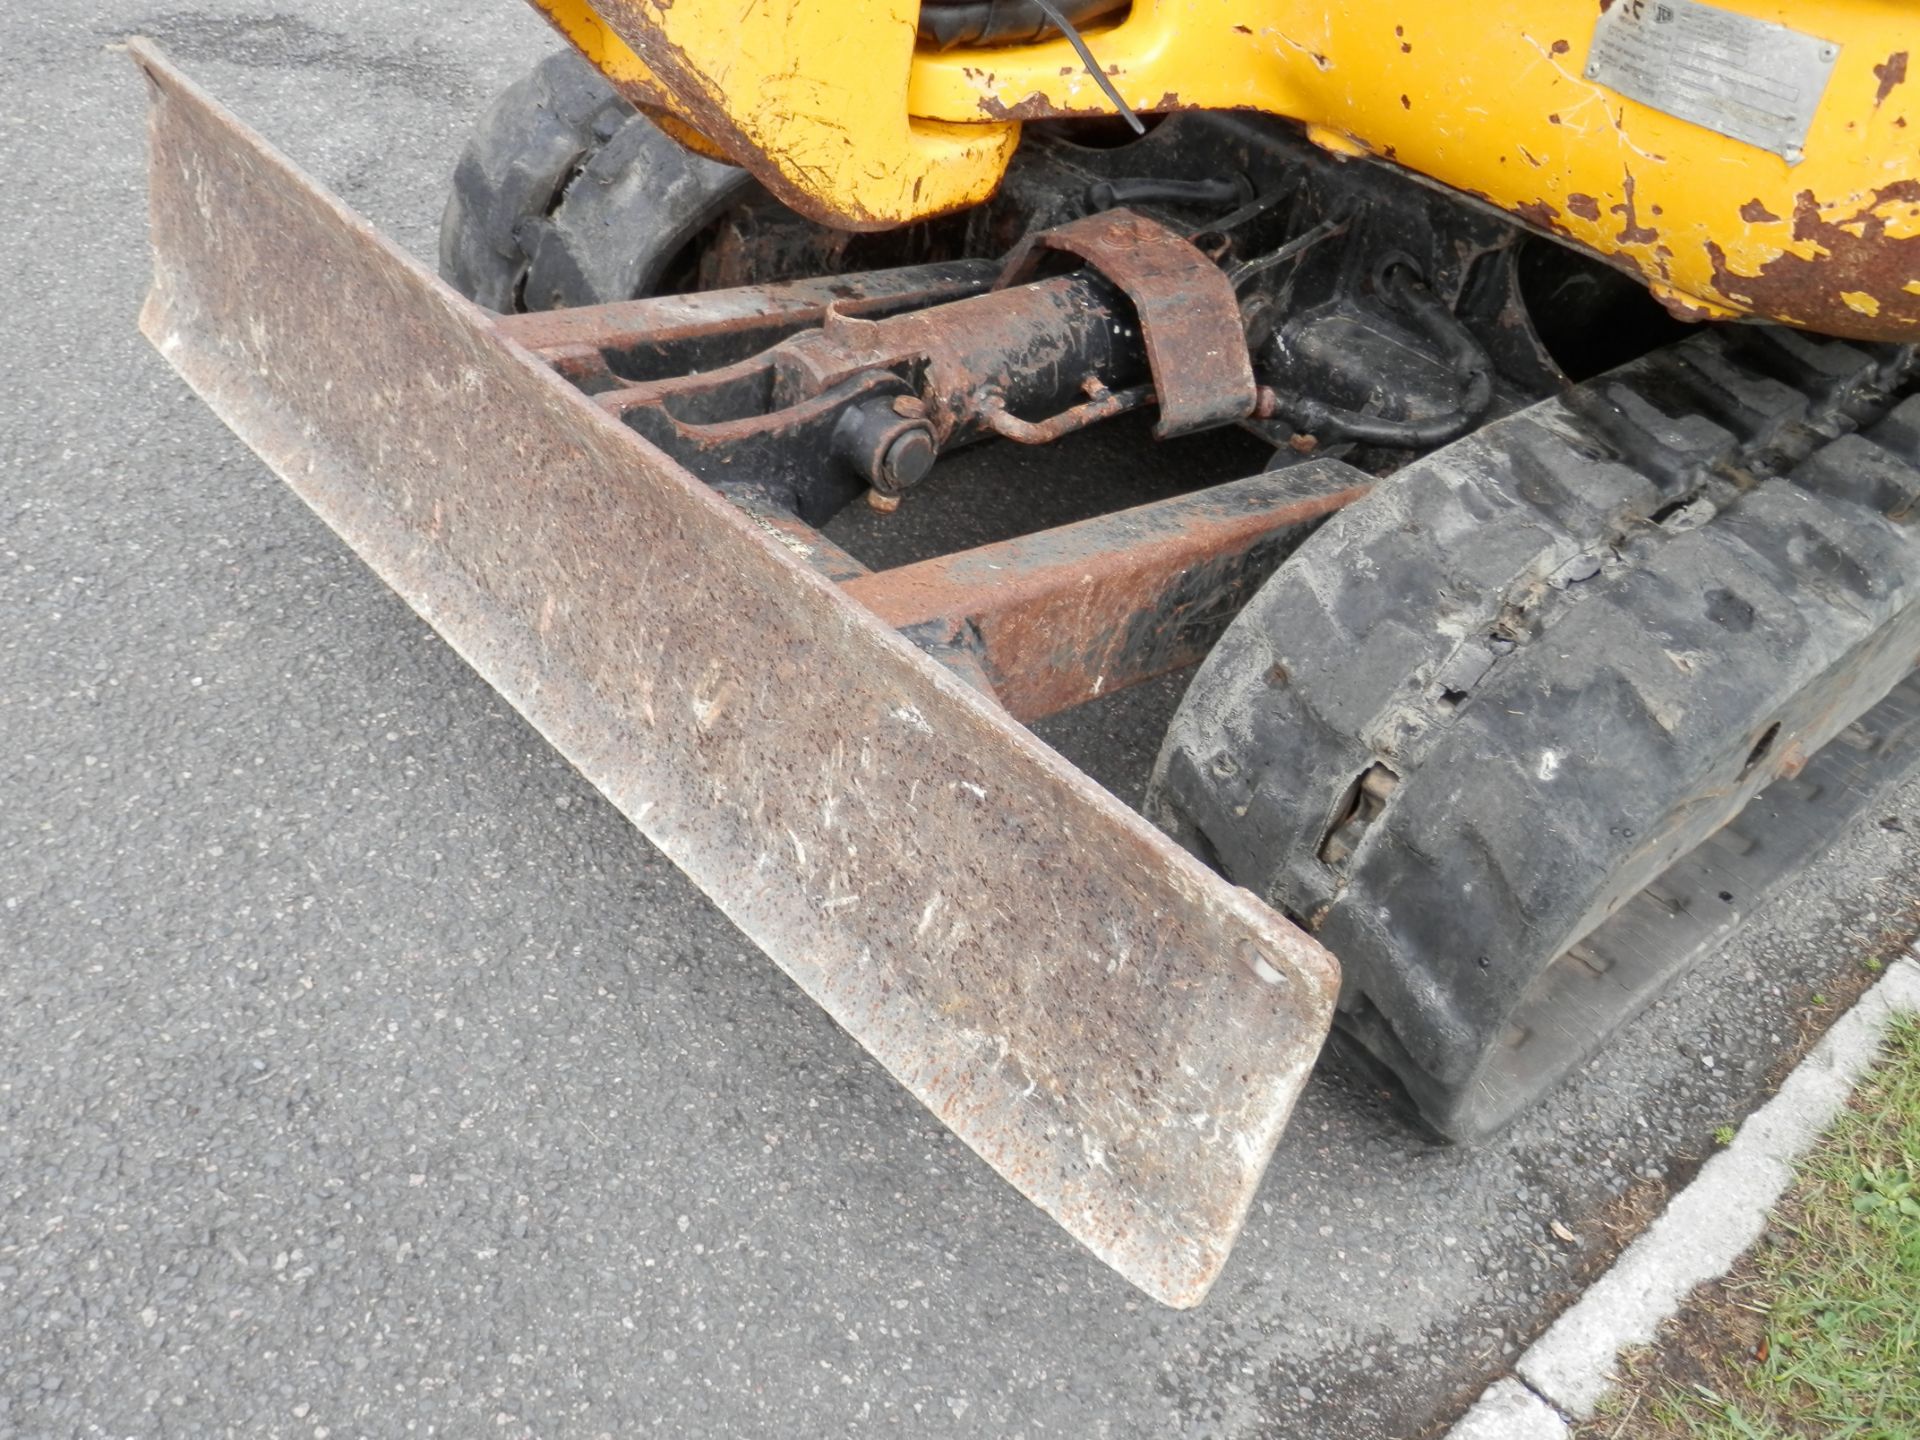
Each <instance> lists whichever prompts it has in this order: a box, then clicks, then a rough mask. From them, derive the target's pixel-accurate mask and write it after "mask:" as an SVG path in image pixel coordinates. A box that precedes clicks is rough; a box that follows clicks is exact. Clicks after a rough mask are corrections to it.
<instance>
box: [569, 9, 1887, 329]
mask: <svg viewBox="0 0 1920 1440" xmlns="http://www.w3.org/2000/svg"><path fill="white" fill-rule="evenodd" d="M534 3H535V4H536V5H538V6H539V7H540V8H542V9H544V10H546V11H547V12H548V13H549V14H550V15H552V16H553V18H554V20H555V23H556V24H558V25H559V26H560V28H561V29H562V30H563V31H564V32H566V33H567V34H568V35H569V36H570V37H571V38H573V39H574V40H575V41H576V43H578V44H580V45H581V48H582V49H583V50H584V51H586V53H587V54H588V55H589V56H590V57H592V58H594V60H595V62H596V63H598V64H601V65H602V67H603V68H605V69H606V70H607V71H608V73H609V74H610V75H611V76H612V77H613V78H614V79H615V81H616V83H618V84H619V85H620V86H621V88H622V89H623V90H625V91H626V92H627V93H628V94H629V95H631V96H633V97H634V98H636V99H639V100H642V101H644V102H646V103H649V104H652V105H655V106H661V107H664V108H666V109H667V110H669V111H670V112H671V113H672V114H673V115H674V116H675V117H677V118H678V119H679V120H681V121H682V122H684V123H685V124H687V125H690V126H692V127H693V128H695V129H696V130H698V131H699V132H700V133H701V134H703V135H706V136H708V137H710V138H711V139H712V140H713V141H714V142H716V143H717V144H718V145H719V146H720V147H721V148H722V149H724V150H726V151H727V152H728V153H729V154H732V155H733V156H735V157H736V158H737V159H740V160H741V161H742V162H743V163H745V164H747V165H748V166H749V167H750V168H752V169H753V170H754V171H755V173H756V174H757V175H759V176H760V178H761V179H763V180H765V181H767V183H768V184H769V185H770V186H771V188H773V189H774V190H775V191H776V193H778V194H780V195H781V196H782V198H784V199H787V200H789V201H790V202H792V203H794V204H796V205H798V206H799V207H800V208H801V209H803V210H804V211H806V212H807V213H808V214H811V215H814V216H815V217H817V218H821V219H826V220H829V221H831V222H833V223H837V224H841V225H850V226H853V227H856V228H876V227H879V226H883V225H889V224H900V223H904V222H906V221H909V220H913V219H917V218H921V217H923V216H926V215H932V214H937V213H940V212H942V211H945V210H949V209H953V208H956V207H957V206H960V205H964V204H967V203H971V202H972V201H974V200H977V199H980V198H982V197H984V196H985V195H986V194H987V193H989V192H990V190H991V188H992V186H993V185H994V184H995V183H996V182H997V179H998V177H999V175H1000V173H1001V171H1002V169H1003V167H1004V165H1005V162H1006V160H1007V158H1008V157H1009V156H1010V154H1011V151H1012V146H1013V141H1014V137H1015V135H1016V133H1017V131H1016V126H1015V125H1014V124H1013V123H1012V122H1016V121H1019V120H1025V119H1036V118H1043V117H1049V116H1059V115H1093V114H1108V113H1111V105H1110V102H1108V100H1107V99H1106V98H1105V96H1103V95H1102V94H1101V92H1100V90H1099V88H1098V87H1097V86H1096V85H1095V84H1094V82H1093V79H1092V77H1091V76H1089V75H1088V74H1087V72H1086V70H1085V68H1084V67H1083V66H1082V65H1081V64H1080V62H1079V60H1078V58H1077V57H1076V56H1075V55H1074V53H1073V51H1072V49H1071V48H1070V47H1069V46H1068V45H1067V44H1066V43H1065V42H1064V41H1060V40H1055V41H1049V42H1046V43H1042V44H1034V45H1021V46H1011V47H1004V48H996V49H988V50H970V49H956V50H949V51H944V52H938V53H935V52H928V51H918V52H916V51H915V50H914V47H913V18H914V14H915V12H916V7H917V0H767V3H761V4H750V5H749V6H748V7H747V9H746V12H745V14H744V15H743V14H741V13H740V12H739V11H738V10H736V9H734V8H732V7H728V8H727V9H726V10H725V11H724V12H723V11H721V10H720V9H717V8H715V7H713V6H711V5H710V4H708V3H706V0H677V3H674V4H671V5H666V4H657V3H652V0H594V3H593V4H592V5H590V4H589V3H588V0H534ZM1714 3H1716V4H1718V5H1720V6H1721V8H1724V9H1728V10H1735V11H1739V12H1742V13H1744V14H1747V15H1751V16H1754V17H1757V18H1759V19H1762V20H1766V21H1769V22H1773V23H1779V24H1787V25H1792V26H1795V27H1796V28H1799V29H1801V30H1803V31H1808V32H1811V33H1814V34H1817V35H1818V36H1820V37H1821V38H1822V39H1824V40H1826V41H1828V42H1830V43H1832V44H1834V45H1837V46H1838V47H1839V56H1838V59H1837V60H1836V62H1835V63H1834V66H1833V71H1832V78H1831V80H1830V82H1829V85H1828V89H1827V92H1826V95H1825V97H1824V100H1823V102H1822V104H1821V106H1820V108H1819V110H1818V112H1817V114H1816V115H1815V118H1814V122H1813V127H1812V130H1811V132H1810V133H1809V135H1808V137H1807V141H1806V145H1805V155H1804V158H1803V159H1802V161H1801V162H1800V163H1798V164H1794V165H1789V164H1788V163H1787V162H1786V161H1785V160H1783V159H1781V158H1780V157H1778V156H1776V155H1774V154H1772V153H1770V152H1767V151H1764V150H1760V149H1758V148H1756V147H1754V146H1752V145H1748V144H1745V143H1742V142H1740V141H1738V140H1734V139H1731V138H1729V137H1727V136H1724V135H1721V134H1718V133H1717V132H1715V131H1712V130H1709V129H1706V128H1704V127H1702V126H1698V125H1695V124H1692V123H1690V122H1688V121H1684V120H1680V119H1677V118H1675V117H1673V116H1670V115H1666V114H1663V113H1662V112H1660V111H1658V110H1654V109H1652V108H1650V107H1648V106H1645V105H1642V104H1639V103H1638V102H1636V101H1633V100H1629V99H1626V98H1625V97H1623V96H1621V95H1619V94H1617V93H1615V92H1613V91H1611V90H1608V89H1606V88H1604V87H1602V86H1600V85H1597V84H1595V83H1594V82H1592V81H1590V80H1588V79H1586V78H1585V76H1584V74H1583V73H1582V67H1583V63H1584V60H1585V57H1586V53H1587V49H1588V47H1589V45H1590V43H1591V41H1592V37H1593V30H1594V25H1595V23H1596V20H1597V18H1598V15H1599V13H1600V6H1599V5H1597V4H1595V3H1594V0H1502V3H1500V4H1497V5H1496V4H1488V3H1486V0H1426V3H1425V4H1421V5H1414V4H1410V3H1407V0H1393V3H1388V0H1344V3H1341V4H1337V5H1335V4H1327V3H1325V0H1134V3H1133V6H1132V8H1131V10H1130V11H1129V12H1128V13H1127V14H1126V16H1125V17H1124V18H1122V19H1121V20H1120V21H1119V22H1118V23H1117V24H1114V25H1110V26H1107V27H1104V28H1100V29H1094V30H1090V31H1089V32H1088V35H1087V39H1088V42H1089V44H1091V46H1092V47H1093V50H1094V53H1095V54H1096V55H1097V56H1098V57H1099V59H1100V61H1101V64H1102V67H1103V68H1104V69H1105V70H1106V71H1107V72H1108V74H1109V76H1110V78H1111V80H1112V82H1113V83H1114V85H1115V86H1116V87H1117V88H1118V89H1119V90H1120V92H1121V93H1122V94H1123V95H1124V96H1125V97H1126V99H1127V100H1128V102H1129V103H1130V104H1132V105H1133V106H1134V107H1135V108H1136V109H1138V110H1141V111H1165V110H1174V109H1250V110H1259V111H1264V112H1266V113H1269V114H1274V115H1282V116H1287V117H1289V118H1292V119H1296V120H1300V121H1303V122H1305V124H1306V125H1307V126H1308V127H1309V133H1310V134H1311V135H1312V136H1313V138H1314V139H1315V140H1316V141H1317V142H1318V143H1320V144H1323V145H1325V146H1327V147H1328V148H1330V149H1334V150H1336V151H1339V152H1341V153H1346V154H1371V155H1373V156H1377V157H1380V158H1383V159H1387V160H1392V161H1397V162H1398V163H1400V164H1402V165H1406V166H1409V167H1411V168H1413V169H1415V170H1418V171H1420V172H1422V173H1423V174H1426V175H1428V176H1430V177H1432V178H1434V179H1436V180H1439V181H1441V182H1443V183H1445V184H1447V185H1450V186H1452V187H1454V188H1455V189H1458V190H1461V191H1464V192H1466V193H1468V194H1470V195H1476V196H1479V197H1480V198H1482V199H1484V200H1487V201H1489V202H1490V203H1492V204H1495V205H1497V206H1500V207H1501V208H1503V209H1505V210H1508V211H1510V212H1512V213H1514V214H1516V215H1518V216H1519V217H1521V218H1522V219H1523V220H1525V221H1526V222H1527V223H1529V224H1531V225H1533V226H1535V227H1536V228H1538V229H1541V230H1544V231H1548V232H1551V233H1553V234H1555V235H1557V236H1559V237H1561V238H1563V239H1566V240H1568V241H1571V242H1573V243H1575V244H1577V245H1580V246H1582V247H1584V248H1587V249H1590V250H1592V251H1595V252H1597V253H1599V254H1602V255H1605V256H1607V257H1609V258H1610V259H1612V260H1613V261H1614V262H1615V263H1617V264H1620V265H1622V266H1624V267H1626V268H1629V269H1632V270H1634V271H1636V272H1637V273H1638V274H1640V275H1641V276H1642V277H1643V278H1644V279H1645V280H1646V281H1647V283H1648V284H1649V286H1650V288H1653V289H1654V290H1655V292H1656V293H1657V294H1659V295H1660V296H1661V297H1662V298H1663V299H1664V300H1665V301H1666V302H1667V303H1668V304H1669V305H1670V306H1671V307H1672V308H1673V309H1675V310H1676V312H1678V313H1682V314H1686V315H1689V316H1694V317H1702V318H1704V317H1709V316H1725V315H1731V314H1759V315H1766V316H1770V317H1773V318H1777V319H1783V320H1787V321H1791V322H1793V323H1798V324H1803V325H1808V326H1811V327H1813V328H1817V329H1824V330H1829V331H1833V332H1835V333H1841V334H1852V335H1857V336H1861V337H1863V338H1914V337H1916V336H1920V305H1916V304H1915V299H1914V297H1915V296H1917V295H1920V288H1916V283H1915V282H1916V281H1917V280H1920V63H1914V64H1912V65H1911V66H1909V65H1908V63H1907V61H1906V59H1905V58H1904V57H1905V56H1906V55H1907V53H1908V52H1909V51H1920V21H1917V20H1916V13H1917V12H1916V6H1915V5H1914V4H1913V3H1912V0H1714ZM1912 58H1913V60H1914V61H1915V62H1920V55H1916V56H1913V57H1912ZM1909 68H1911V69H1912V70H1913V72H1914V75H1915V79H1914V81H1912V82H1908V81H1906V80H1904V78H1902V77H1904V75H1905V74H1906V73H1907V71H1908V69H1909ZM909 117H911V118H909ZM1848 297H1851V298H1848ZM1861 298H1864V299H1866V300H1869V301H1872V302H1873V306H1874V307H1876V308H1869V307H1867V306H1865V305H1862V304H1859V303H1856V301H1858V300H1859V299H1861Z"/></svg>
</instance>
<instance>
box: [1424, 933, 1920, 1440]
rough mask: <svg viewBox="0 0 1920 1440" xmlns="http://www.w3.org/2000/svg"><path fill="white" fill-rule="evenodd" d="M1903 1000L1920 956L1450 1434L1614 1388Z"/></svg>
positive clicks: (1792, 1156)
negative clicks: (1632, 1355)
mask: <svg viewBox="0 0 1920 1440" xmlns="http://www.w3.org/2000/svg"><path fill="white" fill-rule="evenodd" d="M1902 1010H1911V1011H1920V963H1916V961H1915V959H1913V958H1910V957H1903V958H1901V959H1899V960H1897V961H1895V962H1894V963H1893V964H1892V965H1890V966H1889V967H1888V968H1887V973H1886V974H1885V975H1883V976H1881V977H1880V979H1879V981H1878V982H1877V983H1875V984H1874V986H1873V988H1872V989H1870V990H1868V991H1867V992H1866V993H1865V994H1864V995H1862V996H1861V997H1860V999H1859V1000H1858V1001H1856V1002H1855V1003H1854V1006H1853V1008H1852V1009H1851V1010H1849V1011H1848V1012H1847V1013H1846V1014H1845V1015H1843V1016H1841V1018H1840V1019H1839V1021H1837V1022H1836V1023H1835V1024H1834V1026H1833V1028H1832V1029H1831V1030H1829V1031H1828V1032H1827V1033H1826V1034H1825V1035H1824V1036H1822V1037H1821V1039H1820V1042H1819V1043H1818V1044H1817V1045H1815V1046H1814V1047H1813V1049H1812V1051H1811V1052H1809V1053H1808V1055H1807V1057H1806V1058H1805V1059H1804V1060H1802V1061H1801V1062H1800V1063H1799V1064H1798V1065H1797V1066H1795V1067H1794V1070H1793V1073H1792V1074H1791V1075H1789V1076H1788V1077H1787V1080H1786V1083H1785V1084H1784V1085H1782V1086H1781V1087H1780V1092H1779V1094H1777V1095H1775V1096H1774V1097H1773V1098H1772V1099H1771V1100H1769V1101H1768V1102H1767V1103H1766V1104H1765V1105H1762V1106H1761V1107H1760V1108H1759V1109H1758V1110H1756V1111H1754V1113H1753V1114H1752V1115H1750V1116H1749V1117H1748V1118H1747V1121H1746V1123H1745V1124H1744V1125H1742V1126H1741V1127H1740V1133H1739V1134H1738V1135H1736V1136H1735V1137H1734V1140H1733V1143H1732V1144H1730V1145H1729V1146H1727V1148H1726V1149H1725V1150H1723V1151H1721V1152H1720V1153H1719V1154H1717V1155H1715V1156H1714V1157H1713V1158H1712V1159H1711V1160H1709V1161H1707V1163H1706V1164H1705V1165H1703V1166H1701V1167H1700V1173H1699V1174H1698V1175H1697V1176H1695V1177H1694V1180H1693V1183H1692V1184H1690V1185H1688V1186H1687V1187H1686V1189H1684V1190H1682V1191H1681V1192H1680V1193H1679V1194H1678V1195H1676V1196H1675V1197H1674V1198H1673V1200H1672V1201H1671V1202H1670V1203H1669V1204H1668V1206H1667V1210H1666V1213H1665V1214H1663V1215H1662V1216H1661V1217H1660V1218H1659V1219H1658V1220H1656V1221H1654V1222H1653V1224H1652V1225H1650V1226H1648V1227H1647V1229H1646V1231H1645V1232H1644V1233H1643V1234H1642V1235H1641V1236H1640V1238H1639V1239H1637V1240H1635V1241H1634V1242H1633V1244H1631V1245H1629V1246H1628V1247H1627V1248H1626V1250H1625V1251H1624V1252H1622V1253H1621V1255H1620V1258H1619V1259H1617V1260H1616V1261H1614V1263H1613V1266H1612V1268H1611V1269H1609V1270H1608V1271H1607V1272H1606V1274H1604V1275H1602V1276H1601V1277H1600V1278H1599V1279H1598V1280H1596V1281H1595V1282H1594V1283H1593V1285H1592V1286H1591V1287H1590V1288H1589V1289H1588V1290H1587V1293H1586V1294H1585V1295H1583V1296H1581V1297H1580V1299H1579V1300H1578V1301H1576V1302H1575V1303H1574V1305H1573V1306H1572V1308H1570V1309H1569V1310H1567V1311H1566V1313H1565V1314H1563V1315H1561V1317H1560V1318H1559V1319H1558V1320H1556V1321H1554V1322H1553V1324H1552V1326H1551V1327H1549V1328H1548V1330H1547V1333H1546V1334H1544V1335H1542V1336H1541V1337H1540V1338H1539V1339H1538V1340H1537V1341H1535V1342H1534V1344H1533V1345H1532V1347H1531V1348H1530V1349H1528V1350H1527V1352H1526V1353H1525V1354H1524V1355H1522V1356H1521V1357H1520V1361H1519V1363H1518V1365H1516V1366H1515V1369H1516V1370H1517V1371H1518V1372H1519V1380H1518V1381H1516V1380H1514V1379H1511V1378H1509V1379H1506V1380H1502V1381H1499V1382H1498V1383H1497V1384H1495V1385H1493V1386H1492V1387H1490V1388H1489V1389H1488V1390H1487V1392H1486V1394H1484V1395H1482V1396H1481V1398H1480V1402H1479V1403H1478V1404H1476V1405H1475V1406H1474V1407H1473V1409H1472V1410H1470V1411H1469V1412H1467V1414H1466V1416H1465V1417H1463V1418H1462V1419H1461V1421H1460V1423H1459V1424H1458V1425H1456V1426H1454V1428H1453V1429H1452V1430H1451V1431H1450V1432H1448V1440H1561V1437H1564V1436H1566V1435H1567V1434H1568V1433H1569V1426H1568V1424H1567V1421H1566V1420H1565V1419H1563V1418H1562V1417H1563V1416H1570V1417H1572V1418H1573V1419H1575V1420H1584V1419H1587V1418H1589V1417H1590V1416H1591V1415H1592V1414H1593V1413H1594V1409H1595V1407H1596V1406H1597V1405H1598V1404H1599V1402H1600V1399H1601V1397H1602V1396H1604V1395H1605V1394H1606V1393H1607V1391H1608V1390H1610V1389H1612V1388H1613V1373H1612V1372H1613V1368H1614V1363H1615V1360H1616V1358H1617V1357H1618V1356H1619V1354H1620V1352H1621V1351H1622V1350H1625V1349H1628V1348H1629V1347H1631V1346H1634V1345H1645V1344H1647V1343H1648V1342H1649V1341H1651V1340H1652V1339H1653V1338H1654V1334H1655V1332H1656V1331H1657V1330H1658V1329H1659V1327H1660V1324H1661V1322H1662V1321H1664V1320H1666V1319H1667V1318H1668V1317H1670V1316H1671V1315H1673V1314H1674V1313H1675V1312H1676V1311H1677V1310H1678V1309H1679V1308H1680V1305H1681V1302H1682V1301H1684V1300H1685V1299H1686V1298H1687V1296H1688V1295H1689V1294H1691V1293H1692V1292H1693V1288H1694V1287H1695V1286H1696V1285H1699V1284H1701V1283H1702V1282H1704V1281H1707V1280H1714V1279H1718V1278H1719V1277H1720V1276H1722V1275H1724V1274H1726V1273H1727V1271H1728V1270H1729V1269H1731V1268H1732V1266H1733V1262H1734V1261H1736V1260H1738V1259H1739V1258H1740V1256H1741V1255H1742V1254H1743V1253H1744V1252H1745V1251H1746V1250H1747V1249H1748V1247H1750V1246H1751V1245H1752V1244H1753V1243H1754V1242H1755V1241H1756V1240H1758V1239H1759V1238H1760V1234H1761V1231H1762V1230H1763V1229H1764V1228H1765V1227H1766V1223H1767V1216H1768V1214H1769V1213H1771V1211H1772V1209H1773V1207H1774V1205H1775V1204H1777V1203H1778V1202H1779V1199H1780V1197H1781V1195H1782V1194H1784V1193H1785V1192H1786V1189H1787V1186H1788V1184H1789V1183H1790V1182H1791V1181H1792V1179H1793V1166H1794V1162H1795V1161H1797V1160H1798V1159H1799V1158H1800V1156H1802V1155H1803V1154H1805V1153H1806V1151H1807V1150H1808V1148H1809V1147H1811V1146H1812V1144H1813V1142H1814V1141H1815V1140H1816V1139H1818V1138H1819V1136H1820V1134H1821V1132H1823V1131H1824V1130H1825V1129H1826V1128H1827V1127H1828V1126H1829V1125H1830V1124H1832V1123H1833V1120H1834V1117H1835V1116H1837V1115H1838V1114H1839V1113H1840V1110H1841V1108H1842V1107H1843V1106H1844V1105H1845V1104H1846V1103H1847V1098H1848V1096H1850V1095H1852V1093H1853V1090H1854V1087H1855V1086H1856V1085H1858V1084H1859V1082H1860V1078H1861V1076H1862V1075H1863V1074H1865V1073H1866V1070H1867V1068H1868V1067H1869V1066H1871V1065H1872V1064H1873V1062H1874V1060H1875V1059H1876V1058H1878V1056H1879V1053H1880V1042H1881V1039H1882V1037H1883V1036H1884V1035H1885V1034H1886V1030H1887V1024H1888V1022H1889V1021H1890V1020H1891V1019H1892V1018H1893V1016H1894V1014H1895V1012H1897V1011H1902ZM1520 1381H1524V1382H1525V1384H1524V1385H1522V1384H1521V1383H1519V1382H1520ZM1528 1402H1531V1404H1529V1403H1528ZM1556 1411H1557V1412H1558V1413H1555V1412H1556Z"/></svg>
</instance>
